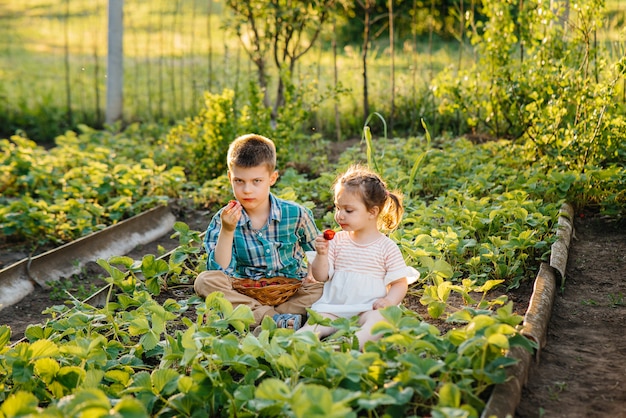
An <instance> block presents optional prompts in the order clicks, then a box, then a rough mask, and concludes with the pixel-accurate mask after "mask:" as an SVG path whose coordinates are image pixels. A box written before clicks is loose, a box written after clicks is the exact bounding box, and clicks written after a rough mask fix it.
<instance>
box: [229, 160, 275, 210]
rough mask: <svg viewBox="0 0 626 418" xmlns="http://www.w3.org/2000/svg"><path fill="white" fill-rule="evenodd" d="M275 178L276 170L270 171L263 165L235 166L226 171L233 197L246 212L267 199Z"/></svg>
mask: <svg viewBox="0 0 626 418" xmlns="http://www.w3.org/2000/svg"><path fill="white" fill-rule="evenodd" d="M277 178H278V172H276V171H274V172H271V171H269V170H268V169H267V167H265V166H264V165H260V166H256V167H248V168H242V167H236V166H235V167H233V168H232V169H231V170H229V171H228V179H229V180H230V184H231V186H232V188H233V193H234V194H235V199H237V200H238V201H239V203H241V206H243V207H244V209H246V210H247V211H248V212H250V211H254V209H256V208H258V207H260V206H262V205H263V204H265V203H266V202H267V201H268V200H269V195H270V187H271V186H273V185H274V183H276V179H277Z"/></svg>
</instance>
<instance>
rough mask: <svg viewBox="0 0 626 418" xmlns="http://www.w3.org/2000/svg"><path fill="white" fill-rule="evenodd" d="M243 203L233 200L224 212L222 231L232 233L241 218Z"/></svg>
mask: <svg viewBox="0 0 626 418" xmlns="http://www.w3.org/2000/svg"><path fill="white" fill-rule="evenodd" d="M241 210H242V206H241V203H239V202H237V201H236V200H231V201H230V202H228V205H226V207H225V208H224V210H223V211H222V215H221V219H222V229H224V230H226V231H229V232H232V231H234V230H235V227H236V226H237V223H238V222H239V219H240V218H241Z"/></svg>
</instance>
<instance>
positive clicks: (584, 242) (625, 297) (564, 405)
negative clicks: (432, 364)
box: [516, 220, 626, 418]
mask: <svg viewBox="0 0 626 418" xmlns="http://www.w3.org/2000/svg"><path fill="white" fill-rule="evenodd" d="M575 228H576V232H575V235H576V237H575V239H574V240H573V242H572V246H571V247H570V252H569V258H568V264H567V270H566V281H565V287H564V290H563V291H562V292H561V291H560V292H558V293H557V295H556V298H555V302H554V306H553V309H552V316H551V318H550V323H549V326H548V338H547V344H546V347H545V348H544V349H543V351H542V352H541V354H540V359H539V363H538V364H537V363H533V364H532V365H531V367H530V370H529V376H528V383H527V385H526V387H525V388H524V391H523V393H522V400H521V403H520V405H519V406H518V408H517V411H516V417H517V418H529V417H550V418H551V417H568V418H572V417H574V418H576V417H585V418H587V417H611V418H616V417H626V332H625V331H624V324H626V226H625V225H624V224H622V225H615V224H607V223H603V222H600V221H588V220H585V221H582V220H577V221H576V223H575Z"/></svg>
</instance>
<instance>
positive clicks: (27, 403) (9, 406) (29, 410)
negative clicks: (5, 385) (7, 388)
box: [0, 391, 39, 417]
mask: <svg viewBox="0 0 626 418" xmlns="http://www.w3.org/2000/svg"><path fill="white" fill-rule="evenodd" d="M38 403H39V400H38V399H37V397H36V396H35V395H33V394H32V393H29V392H23V391H19V392H16V393H15V394H11V395H9V397H8V398H7V399H6V400H5V401H4V402H3V403H2V405H0V411H2V413H3V414H4V416H6V417H22V416H29V415H30V414H33V416H36V415H39V414H38V411H37V405H38Z"/></svg>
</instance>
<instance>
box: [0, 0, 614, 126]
mask: <svg viewBox="0 0 626 418" xmlns="http://www.w3.org/2000/svg"><path fill="white" fill-rule="evenodd" d="M22 2H23V4H22V5H19V6H17V5H15V4H14V3H15V2H12V1H10V0H0V19H2V21H1V22H0V23H2V27H3V28H2V29H0V35H2V36H0V76H1V77H0V78H2V80H3V81H2V82H1V83H0V99H4V101H5V102H6V103H7V105H6V106H5V107H4V109H5V111H6V113H9V115H8V119H11V115H10V113H13V114H15V115H18V114H20V115H21V114H27V115H28V114H30V115H31V118H32V119H37V120H42V119H43V120H45V118H46V117H47V118H48V119H49V120H50V121H51V123H59V124H61V125H63V126H67V127H73V126H75V125H76V123H86V124H88V125H90V126H94V127H100V126H101V125H102V124H103V121H104V120H105V115H104V113H105V108H106V103H105V99H106V78H107V68H106V64H107V30H108V20H107V6H108V0H56V1H53V0H22ZM25 4H28V5H29V7H25V6H24V5H25ZM460 4H462V2H460ZM622 8H623V6H622V5H621V4H620V3H619V1H618V3H617V6H615V5H614V7H613V9H614V11H615V12H616V14H615V16H617V17H615V16H614V19H613V20H611V22H612V23H610V25H611V26H610V27H607V28H606V30H607V32H610V33H615V32H618V30H616V27H615V26H616V25H617V26H619V25H620V24H621V23H623V21H624V18H623V12H622ZM227 13H228V11H227V10H226V8H225V5H224V2H223V1H221V0H134V1H126V2H124V41H123V49H124V76H123V86H124V87H123V89H124V111H123V118H124V120H125V121H126V122H133V121H178V120H181V119H183V118H185V117H188V116H191V115H194V114H196V113H197V112H198V111H199V109H200V108H202V106H203V100H202V99H203V93H204V92H206V91H209V92H214V93H219V92H221V91H222V90H223V89H224V88H231V89H233V90H235V91H236V92H237V91H239V90H240V89H243V88H245V83H247V82H248V81H249V80H254V79H256V73H255V68H253V65H252V64H251V62H250V60H249V59H248V57H247V56H246V53H245V52H244V51H243V50H242V48H241V47H240V41H239V39H237V38H236V37H234V36H231V35H229V33H228V32H227V31H226V30H225V29H224V27H223V22H224V21H225V19H226V18H227ZM618 29H619V28H618ZM329 32H330V31H329ZM431 35H432V34H431ZM435 37H436V35H435ZM321 41H325V42H326V44H327V45H328V44H329V43H330V41H329V39H325V40H324V39H321ZM319 44H320V45H319V46H317V47H316V48H318V49H317V50H314V51H312V52H311V53H310V54H309V55H310V56H311V57H313V58H311V60H310V62H308V63H307V64H299V65H298V66H297V70H298V71H299V72H300V74H298V75H296V76H295V77H294V78H295V79H296V80H298V81H299V82H300V83H303V84H304V83H307V82H310V81H313V82H314V83H315V84H316V85H317V87H316V88H317V89H318V92H319V93H318V95H321V94H322V93H321V92H322V91H323V90H324V88H327V87H328V84H330V83H332V80H333V77H334V76H333V72H334V71H335V65H337V66H338V71H339V82H340V83H342V84H343V85H344V86H348V87H349V88H350V89H351V93H350V95H349V96H348V97H345V98H344V99H343V100H344V102H345V103H348V105H347V107H346V106H344V108H343V111H344V115H347V114H361V112H362V110H361V109H360V103H358V101H359V96H360V95H361V94H362V82H361V81H360V80H359V78H360V76H361V73H362V71H363V69H362V62H361V56H360V52H359V51H357V50H356V49H354V48H351V47H345V48H344V49H343V50H341V51H340V52H341V54H340V55H341V56H340V58H339V59H340V60H341V62H340V63H339V64H333V63H332V62H331V57H332V53H330V52H324V51H323V50H322V46H321V44H322V42H319ZM452 44H454V42H453V43H452ZM433 45H437V39H435V40H434V41H432V40H430V41H429V43H428V45H424V44H423V43H422V44H417V43H411V42H405V43H404V45H403V48H401V51H400V53H399V54H398V56H399V57H401V58H399V59H398V60H397V61H396V62H395V63H394V66H395V69H396V71H397V75H396V77H397V78H398V79H397V81H396V80H394V82H397V85H400V86H402V88H403V89H405V90H406V91H409V92H413V93H411V94H419V92H418V90H419V88H418V86H423V85H427V84H428V83H429V81H430V80H431V79H432V78H433V77H434V76H435V75H436V74H437V72H438V71H439V70H440V69H442V68H443V67H445V66H448V65H450V64H451V63H452V65H454V66H456V67H457V68H463V67H465V66H467V65H468V64H469V63H470V62H472V61H473V60H474V59H475V57H474V56H473V54H472V52H471V50H470V49H468V48H469V47H468V43H467V40H466V39H463V38H462V37H461V39H459V40H458V42H456V45H451V44H450V43H447V44H446V45H445V47H443V48H439V49H438V48H432V46H433ZM611 45H614V46H612V47H611V48H612V50H611V51H610V52H611V53H612V54H613V55H620V54H622V55H623V48H620V47H619V45H621V44H620V43H619V42H615V43H612V44H611ZM615 45H617V46H615ZM451 46H452V48H451ZM377 48H378V49H377ZM387 56H388V51H386V50H384V48H383V47H381V46H378V47H374V49H373V50H372V52H371V57H372V58H371V59H370V64H369V65H370V66H371V67H370V70H371V73H370V79H369V83H370V86H369V91H370V94H371V95H372V98H371V100H372V101H378V103H388V102H389V101H390V99H389V95H390V89H389V85H390V75H389V71H390V69H389V68H390V64H389V60H388V59H386V58H385V57H387ZM311 84H313V83H311ZM625 91H626V89H625ZM415 102H418V99H415ZM392 103H393V102H392ZM33 109H34V110H33ZM25 110H28V112H25ZM23 119H24V116H22V120H20V117H16V118H13V119H11V120H16V121H17V122H16V123H17V124H19V123H22V124H25V125H28V122H29V121H28V120H26V121H24V120H23ZM320 123H321V122H320Z"/></svg>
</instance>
